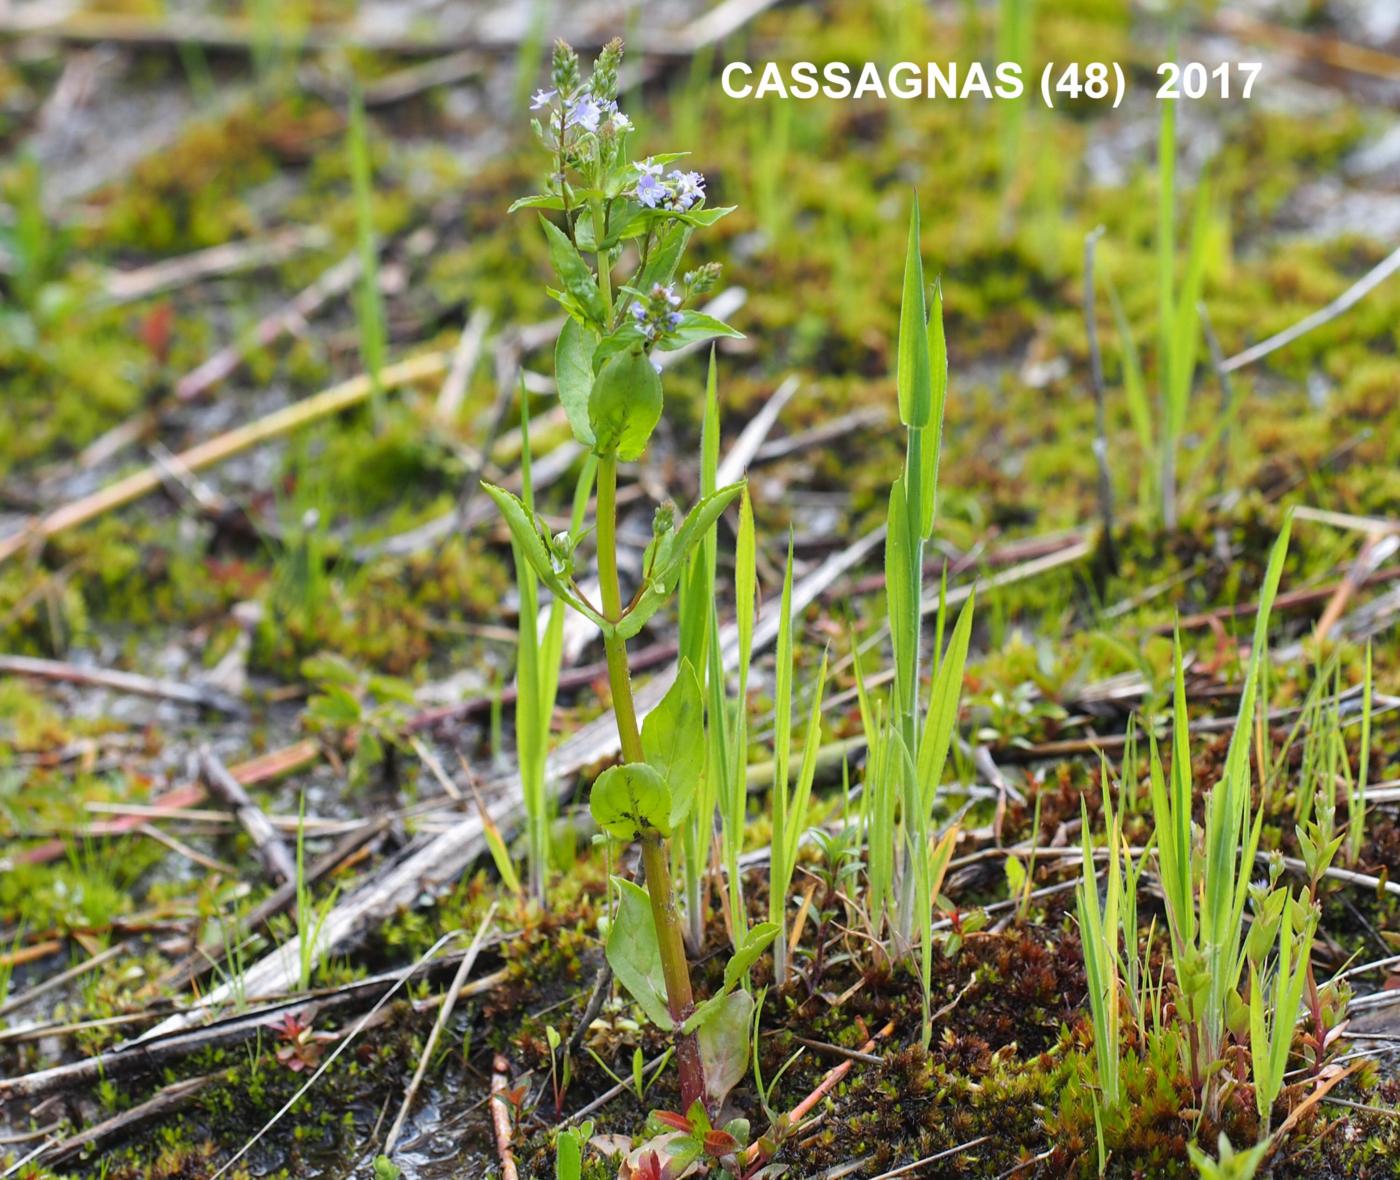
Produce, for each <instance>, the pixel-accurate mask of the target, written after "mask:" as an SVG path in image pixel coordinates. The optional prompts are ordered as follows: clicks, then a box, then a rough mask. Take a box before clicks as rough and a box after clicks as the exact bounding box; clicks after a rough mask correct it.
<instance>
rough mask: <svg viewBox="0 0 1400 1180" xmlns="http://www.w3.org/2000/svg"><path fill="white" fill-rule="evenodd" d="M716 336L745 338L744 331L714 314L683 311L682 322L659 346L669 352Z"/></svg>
mask: <svg viewBox="0 0 1400 1180" xmlns="http://www.w3.org/2000/svg"><path fill="white" fill-rule="evenodd" d="M716 336H727V337H729V338H730V339H734V340H742V339H743V338H744V334H743V333H742V332H739V331H736V330H735V329H733V328H731V327H730V326H729V325H728V324H726V323H725V322H724V321H723V320H717V319H715V317H714V316H710V315H706V314H705V313H704V312H702V311H683V312H681V322H680V323H679V324H678V325H677V326H676V328H675V330H674V331H672V332H671V333H670V334H669V335H668V336H667V337H666V338H665V340H664V341H663V342H662V343H661V344H660V345H658V347H659V348H661V349H662V350H663V351H667V352H669V351H672V350H674V349H677V348H684V347H685V346H686V345H687V344H698V343H700V342H701V341H702V340H710V339H713V338H714V337H716Z"/></svg>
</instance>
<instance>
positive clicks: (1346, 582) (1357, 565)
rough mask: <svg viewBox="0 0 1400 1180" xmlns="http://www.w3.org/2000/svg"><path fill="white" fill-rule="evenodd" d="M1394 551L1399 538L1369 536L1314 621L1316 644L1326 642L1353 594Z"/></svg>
mask: <svg viewBox="0 0 1400 1180" xmlns="http://www.w3.org/2000/svg"><path fill="white" fill-rule="evenodd" d="M1397 549H1400V536H1397V535H1396V534H1394V533H1392V534H1390V535H1389V536H1387V537H1380V538H1377V537H1375V536H1370V537H1368V538H1367V539H1366V540H1365V541H1364V542H1363V543H1362V545H1361V552H1360V553H1358V554H1357V555H1356V560H1355V561H1354V562H1352V563H1351V568H1350V569H1348V570H1347V573H1346V577H1344V578H1343V579H1342V580H1341V583H1340V584H1339V585H1338V586H1337V589H1336V591H1335V592H1334V593H1333V595H1332V597H1331V598H1330V599H1329V600H1328V602H1327V607H1326V609H1325V610H1323V612H1322V617H1321V618H1320V619H1318V621H1317V629H1316V631H1315V632H1314V634H1315V635H1316V637H1317V639H1318V641H1319V642H1321V641H1322V640H1324V639H1326V638H1327V636H1328V634H1329V633H1330V632H1331V630H1332V628H1333V627H1335V626H1336V625H1337V622H1338V620H1340V619H1341V617H1342V615H1343V613H1344V612H1345V611H1346V609H1347V605H1348V604H1349V603H1350V602H1351V600H1352V598H1353V597H1354V596H1355V594H1356V591H1357V590H1359V589H1360V588H1361V587H1362V586H1364V585H1365V584H1366V579H1367V578H1369V577H1370V576H1371V575H1372V574H1374V573H1375V572H1376V570H1377V569H1378V568H1380V566H1381V565H1383V564H1384V563H1385V562H1386V561H1387V560H1389V559H1390V558H1391V557H1392V556H1393V555H1394V554H1395V551H1396V550H1397Z"/></svg>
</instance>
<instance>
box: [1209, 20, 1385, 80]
mask: <svg viewBox="0 0 1400 1180" xmlns="http://www.w3.org/2000/svg"><path fill="white" fill-rule="evenodd" d="M1211 23H1212V24H1214V25H1215V26H1216V27H1217V28H1220V29H1223V30H1224V31H1225V32H1227V33H1231V34H1233V35H1234V36H1236V37H1240V38H1242V39H1246V40H1256V41H1262V42H1263V43H1264V44H1266V45H1274V46H1277V47H1279V48H1281V49H1284V50H1286V51H1288V52H1290V53H1294V54H1296V55H1297V56H1298V57H1300V58H1302V59H1303V60H1304V61H1309V62H1323V63H1324V64H1326V65H1329V66H1332V67H1334V68H1336V69H1342V70H1350V71H1352V72H1353V73H1357V74H1369V75H1371V76H1372V77H1375V78H1389V79H1400V57H1396V56H1395V55H1394V54H1393V53H1386V52H1385V51H1384V50H1381V49H1373V48H1371V47H1370V46H1367V45H1355V44H1353V43H1351V42H1350V41H1342V40H1340V39H1338V38H1336V37H1323V36H1318V35H1317V34H1315V33H1304V32H1300V31H1298V30H1296V29H1289V28H1284V27H1283V26H1282V25H1275V24H1268V23H1266V22H1264V21H1262V20H1258V19H1256V18H1254V17H1250V16H1246V15H1244V14H1243V13H1239V12H1222V13H1220V14H1219V15H1218V16H1216V17H1215V19H1214V20H1213V21H1212V22H1211Z"/></svg>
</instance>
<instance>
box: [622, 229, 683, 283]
mask: <svg viewBox="0 0 1400 1180" xmlns="http://www.w3.org/2000/svg"><path fill="white" fill-rule="evenodd" d="M690 234H691V229H690V226H688V225H685V224H684V223H682V222H679V221H678V222H676V223H675V224H674V225H672V226H671V227H670V229H668V230H666V231H665V232H664V233H662V235H661V238H660V240H659V241H658V242H657V243H656V245H655V246H653V247H652V249H651V253H650V254H648V255H647V261H646V265H645V266H643V267H642V269H641V271H640V272H638V274H637V280H636V284H635V285H636V287H637V289H638V290H639V291H650V290H651V289H652V287H653V286H655V285H656V284H657V283H660V284H661V285H662V286H663V287H664V286H665V285H666V284H667V283H669V282H670V281H671V279H672V277H673V276H674V275H675V273H676V267H677V266H679V265H680V261H681V255H683V254H684V253H685V247H686V244H687V243H688V242H689V241H690Z"/></svg>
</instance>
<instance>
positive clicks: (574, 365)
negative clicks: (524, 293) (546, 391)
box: [554, 316, 594, 447]
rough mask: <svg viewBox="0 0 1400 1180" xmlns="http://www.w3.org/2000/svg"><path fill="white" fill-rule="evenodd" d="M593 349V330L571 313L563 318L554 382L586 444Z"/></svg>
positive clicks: (576, 433)
mask: <svg viewBox="0 0 1400 1180" xmlns="http://www.w3.org/2000/svg"><path fill="white" fill-rule="evenodd" d="M593 349H594V341H593V336H592V333H590V332H589V331H588V329H587V328H585V327H584V326H583V325H582V324H580V323H579V322H578V321H577V320H576V319H574V318H573V317H572V316H570V317H569V318H568V319H567V320H565V321H564V329H563V331H561V332H560V333H559V340H558V343H556V344H555V346H554V381H555V384H556V385H558V387H559V400H560V401H561V402H563V403H564V413H565V414H566V415H568V418H569V426H570V428H572V430H573V432H574V437H575V438H576V439H578V441H579V442H580V443H582V444H583V445H584V446H586V447H591V446H592V445H593V427H592V425H591V424H590V423H589V421H588V397H589V394H591V393H592V392H593Z"/></svg>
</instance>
